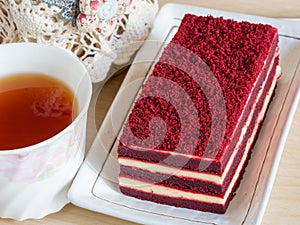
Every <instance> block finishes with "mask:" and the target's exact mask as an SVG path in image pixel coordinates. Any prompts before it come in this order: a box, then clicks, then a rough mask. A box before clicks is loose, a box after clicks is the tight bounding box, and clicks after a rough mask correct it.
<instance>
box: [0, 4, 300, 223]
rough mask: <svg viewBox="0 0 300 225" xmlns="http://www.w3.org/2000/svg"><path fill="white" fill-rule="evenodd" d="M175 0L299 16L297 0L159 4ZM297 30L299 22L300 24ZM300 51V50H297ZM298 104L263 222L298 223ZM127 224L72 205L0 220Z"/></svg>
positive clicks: (110, 93)
mask: <svg viewBox="0 0 300 225" xmlns="http://www.w3.org/2000/svg"><path fill="white" fill-rule="evenodd" d="M169 2H176V3H184V4H191V5H197V6H201V7H206V8H212V9H219V10H226V11H232V12H240V13H246V14H252V15H260V16H268V17H276V18H280V17H281V18H300V1H299V0H286V1H283V0H252V1H250V0H247V1H246V0H197V1H192V0H186V1H183V0H178V1H171V0H160V1H159V4H160V6H162V5H164V4H165V3H169ZM299 29H300V24H299ZM299 54H300V52H299ZM125 75H126V71H124V72H123V73H122V74H119V75H118V76H115V77H113V78H112V79H111V80H110V81H109V82H108V83H107V84H106V85H105V86H104V88H103V89H102V91H101V93H100V95H99V96H98V100H97V106H96V119H97V120H96V122H97V126H100V125H101V122H102V120H103V118H104V116H105V114H106V112H107V110H108V109H109V106H110V104H111V102H112V100H113V98H114V96H115V94H116V93H117V91H118V88H119V86H120V84H121V82H122V80H123V78H124V76H125ZM299 165H300V106H299V105H298V108H297V111H296V114H295V117H294V119H293V123H292V127H291V129H290V132H289V136H288V139H287V142H286V145H285V148H284V152H283V155H282V158H281V162H280V166H279V169H278V172H277V176H276V180H275V183H274V186H273V190H272V194H271V198H270V201H269V203H268V207H267V210H266V212H265V215H264V218H263V222H262V224H263V225H281V224H282V225H296V224H300V173H299V168H298V166H299ZM0 207H1V206H0ZM102 224H105V225H118V224H120V225H121V224H122V225H130V224H135V223H132V222H129V221H124V220H120V219H118V218H114V217H110V216H107V215H103V214H100V213H96V212H92V211H88V210H85V209H81V208H78V207H76V206H74V205H72V204H69V205H67V206H66V207H64V208H63V209H62V210H61V211H60V212H58V213H54V214H51V215H49V216H47V217H45V218H44V219H41V220H26V221H22V222H18V221H14V220H10V219H0V225H102Z"/></svg>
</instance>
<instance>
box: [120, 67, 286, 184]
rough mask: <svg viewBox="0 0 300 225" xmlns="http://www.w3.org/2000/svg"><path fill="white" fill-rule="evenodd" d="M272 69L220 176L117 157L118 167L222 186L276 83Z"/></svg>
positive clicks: (233, 168) (277, 73)
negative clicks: (259, 107)
mask: <svg viewBox="0 0 300 225" xmlns="http://www.w3.org/2000/svg"><path fill="white" fill-rule="evenodd" d="M273 68H274V69H273V71H272V70H271V71H269V75H268V79H267V80H266V81H265V82H264V84H263V86H262V88H261V90H260V92H259V94H258V95H257V99H256V102H255V104H254V105H253V107H252V110H251V113H250V116H249V119H248V120H247V122H246V126H244V128H243V129H242V133H241V136H240V138H239V141H238V144H237V145H236V148H235V150H234V153H233V154H232V156H231V158H230V160H229V163H228V164H227V167H226V169H225V170H224V172H223V174H222V175H215V174H209V173H205V172H195V171H190V170H185V169H178V168H174V167H169V166H165V165H162V164H154V163H149V162H144V161H141V160H135V159H131V158H126V157H119V163H120V165H121V166H126V167H132V168H134V169H135V170H136V169H141V170H146V171H150V172H152V173H160V174H167V177H168V176H177V177H180V178H187V179H195V180H201V181H205V182H211V183H214V184H216V185H219V186H222V185H223V184H224V180H226V179H228V175H229V176H230V175H231V174H232V173H233V171H234V170H235V169H236V167H237V165H234V166H233V163H234V161H235V160H236V157H237V156H238V157H239V156H240V155H241V154H242V153H243V151H244V146H243V140H244V139H245V137H246V135H247V134H246V133H247V130H249V129H253V127H254V126H255V123H253V125H252V127H251V126H250V124H251V120H256V117H255V115H254V114H255V113H258V112H256V108H258V107H257V106H258V105H259V104H260V105H262V103H264V104H268V102H267V101H265V102H264V101H263V100H264V99H265V98H266V96H267V95H269V94H270V93H267V91H268V90H269V89H270V86H271V84H273V83H274V82H276V79H277V78H278V76H279V75H280V71H279V70H277V72H276V75H275V76H274V74H275V68H276V66H275V65H273ZM277 68H280V67H279V66H277ZM271 72H272V73H273V75H272V74H270V73H271ZM268 85H269V86H268ZM271 91H272V90H271ZM264 92H265V93H264ZM253 117H254V118H253ZM254 122H255V121H254ZM249 127H250V128H249ZM244 144H245V143H244ZM230 170H231V171H230ZM155 182H158V181H155Z"/></svg>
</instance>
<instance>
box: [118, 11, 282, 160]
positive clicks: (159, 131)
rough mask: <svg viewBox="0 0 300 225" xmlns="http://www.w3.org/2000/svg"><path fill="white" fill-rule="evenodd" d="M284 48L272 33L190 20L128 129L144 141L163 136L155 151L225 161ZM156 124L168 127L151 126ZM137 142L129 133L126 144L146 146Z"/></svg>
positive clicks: (265, 28) (155, 74)
mask: <svg viewBox="0 0 300 225" xmlns="http://www.w3.org/2000/svg"><path fill="white" fill-rule="evenodd" d="M277 42H278V40H277V29H276V28H273V27H271V26H269V25H262V24H251V23H249V22H236V21H234V20H230V19H223V18H213V17H212V16H200V17H198V16H194V15H190V14H188V15H186V16H185V17H184V18H183V21H182V23H181V25H180V27H179V30H178V32H177V33H176V35H175V37H174V38H173V39H172V41H171V44H169V45H168V46H167V47H166V48H165V50H164V52H163V54H162V56H161V58H160V60H159V62H158V63H157V64H156V65H155V67H154V69H153V71H152V74H151V75H150V77H149V79H148V80H147V81H146V83H145V84H144V85H143V87H142V92H141V96H140V97H139V99H138V100H137V101H136V103H135V105H134V107H133V109H132V112H131V114H130V116H129V120H128V122H127V123H126V126H127V127H130V130H131V132H132V133H133V134H134V135H135V138H138V139H140V140H143V139H147V138H148V137H149V136H151V133H152V134H153V135H154V136H156V135H158V136H159V135H162V136H163V137H164V138H163V140H162V141H161V142H160V143H159V144H158V145H156V146H155V147H154V148H155V149H160V150H165V151H176V152H181V153H185V154H190V155H197V156H205V157H207V158H215V159H216V160H217V159H219V158H220V157H221V156H222V155H223V153H224V149H225V146H226V145H227V144H228V143H229V142H230V137H231V136H232V133H233V131H234V129H235V127H236V126H237V121H238V119H239V118H240V116H241V113H242V111H243V109H244V107H245V105H246V101H247V99H248V96H249V94H250V91H251V90H252V89H253V87H254V84H255V81H256V80H257V79H258V77H259V76H260V75H261V74H262V71H263V68H264V62H265V61H266V62H267V59H268V56H269V54H270V52H271V50H272V49H275V48H274V46H277ZM199 57H200V58H201V59H202V60H203V61H202V60H200V58H199ZM270 57H271V58H272V56H270ZM206 65H207V66H208V67H207V66H206ZM267 67H268V66H267ZM208 68H209V69H208ZM155 78H159V79H155ZM167 84H170V85H169V86H168V85H167ZM174 85H175V86H177V88H175V86H174ZM179 90H183V92H182V91H179ZM166 96H167V97H166ZM187 96H188V99H189V100H190V101H191V102H188V101H187V100H188V99H187ZM191 105H192V106H191ZM191 107H192V108H191ZM193 110H195V111H193ZM194 112H195V113H196V117H195V116H193V115H192V114H193V113H194ZM156 117H160V118H161V119H162V120H163V121H164V122H165V123H166V126H165V127H163V126H161V123H158V124H157V126H155V123H154V124H152V125H151V126H150V124H151V122H150V121H151V120H152V121H153V118H156ZM218 118H219V120H220V121H218ZM215 121H217V122H215ZM223 128H224V129H223ZM183 133H184V134H183ZM135 138H133V137H132V135H130V134H129V132H128V130H126V129H124V132H123V135H122V139H121V140H123V141H124V140H125V142H123V144H124V143H126V145H128V147H130V146H139V143H138V142H136V141H135V140H136V139H135ZM148 141H149V146H151V143H150V142H151V141H153V140H152V139H150V140H148ZM140 147H141V148H145V145H143V146H140ZM151 148H152V147H150V149H151Z"/></svg>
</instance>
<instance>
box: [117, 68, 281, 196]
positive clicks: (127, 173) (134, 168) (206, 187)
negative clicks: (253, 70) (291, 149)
mask: <svg viewBox="0 0 300 225" xmlns="http://www.w3.org/2000/svg"><path fill="white" fill-rule="evenodd" d="M276 68H277V72H276ZM279 68H280V67H279V66H277V67H276V66H275V65H274V67H273V70H272V71H271V73H272V74H273V75H272V76H270V77H269V80H268V81H266V82H265V83H267V85H265V86H264V87H263V88H262V89H261V92H263V93H260V100H259V101H256V104H255V106H254V107H253V110H252V112H251V115H250V116H251V117H252V119H251V121H250V119H249V120H248V121H247V126H245V128H244V131H243V133H244V134H243V138H242V139H243V141H241V143H240V144H239V146H237V149H236V150H237V151H236V152H237V154H235V155H234V157H235V159H234V161H233V163H232V164H231V165H230V170H229V172H228V173H227V174H225V175H224V177H223V176H221V177H220V176H219V177H217V176H216V175H211V174H208V173H201V172H198V173H197V172H193V171H188V170H179V169H176V168H172V167H167V166H162V165H159V164H158V165H157V164H151V163H147V162H146V163H145V162H142V161H136V160H132V159H128V158H120V161H119V162H120V164H121V173H120V176H123V177H127V178H134V179H138V180H140V181H143V180H145V181H148V182H151V183H155V184H160V185H163V186H170V187H174V186H176V187H177V188H179V189H184V190H187V191H191V192H196V193H210V194H211V195H214V196H224V195H225V191H226V189H227V187H228V186H229V183H230V180H231V179H232V177H233V176H234V173H235V172H236V170H237V167H238V165H239V160H240V159H241V158H242V156H243V153H244V149H250V148H251V145H252V143H249V138H250V136H251V135H252V131H253V130H254V129H255V127H257V123H260V122H259V120H260V119H259V114H260V112H261V111H262V110H264V108H265V107H266V105H267V104H268V101H269V100H268V96H270V94H271V92H272V89H273V88H274V87H273V86H274V85H275V83H276V79H277V77H278V76H279V75H280V74H281V72H280V70H279ZM275 73H276V76H274V74H275ZM261 95H262V96H261ZM265 99H266V100H265ZM254 132H256V131H254ZM244 154H247V152H246V153H244Z"/></svg>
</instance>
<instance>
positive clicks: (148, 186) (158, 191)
mask: <svg viewBox="0 0 300 225" xmlns="http://www.w3.org/2000/svg"><path fill="white" fill-rule="evenodd" d="M280 74H281V71H280V70H279V69H278V70H277V72H276V76H275V77H274V80H273V82H272V84H271V87H270V89H269V91H268V94H267V96H266V98H265V101H264V103H263V107H262V109H261V111H260V113H259V115H258V117H257V120H256V123H255V127H254V129H253V132H252V133H251V136H250V138H249V139H248V141H247V146H246V149H245V151H244V154H243V156H242V158H241V160H240V163H239V165H238V167H237V169H236V171H235V174H234V176H233V177H232V179H231V181H230V184H229V186H228V188H227V190H226V192H225V195H224V196H223V197H218V196H211V195H209V194H202V193H201V194H199V193H193V192H188V191H183V190H179V189H175V188H170V187H165V186H161V185H157V184H153V183H149V182H142V181H138V180H134V179H131V178H125V177H121V176H120V177H119V185H120V187H121V191H122V192H126V189H129V190H135V191H137V192H143V193H149V194H151V195H152V196H153V195H158V196H163V197H164V199H165V200H166V201H167V199H168V198H170V199H172V198H173V199H181V200H182V199H184V200H190V201H197V202H202V203H207V204H217V205H222V206H224V205H226V204H227V201H228V199H229V197H230V196H231V194H232V193H233V191H234V188H235V187H236V182H238V180H239V179H240V177H241V175H242V170H243V168H244V167H245V163H246V160H247V158H248V156H249V151H250V150H251V146H252V143H253V142H254V139H255V137H256V135H257V132H258V129H259V126H260V124H261V123H262V121H263V119H264V116H265V113H266V110H267V107H268V105H269V103H270V100H271V97H272V93H273V91H274V89H275V86H276V80H277V77H278V76H280ZM262 90H263V89H262ZM129 192H130V191H129ZM164 203H165V204H168V203H167V202H164Z"/></svg>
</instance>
